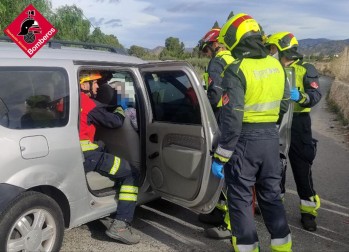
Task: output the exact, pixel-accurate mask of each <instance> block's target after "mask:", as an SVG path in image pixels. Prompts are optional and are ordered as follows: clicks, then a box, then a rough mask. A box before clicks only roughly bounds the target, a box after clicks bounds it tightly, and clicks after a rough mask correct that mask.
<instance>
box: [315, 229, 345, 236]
mask: <svg viewBox="0 0 349 252" xmlns="http://www.w3.org/2000/svg"><path fill="white" fill-rule="evenodd" d="M317 228H319V229H322V230H325V231H327V232H330V233H334V234H336V235H339V236H342V237H344V238H348V236H347V235H343V234H341V233H338V232H335V231H333V230H331V229H328V228H325V227H323V226H317Z"/></svg>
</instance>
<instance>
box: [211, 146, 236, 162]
mask: <svg viewBox="0 0 349 252" xmlns="http://www.w3.org/2000/svg"><path fill="white" fill-rule="evenodd" d="M231 155H233V152H232V151H230V150H226V149H223V148H222V147H221V146H218V148H217V149H216V151H215V153H214V155H213V157H215V158H218V159H219V160H220V161H221V162H223V163H226V162H228V161H229V159H230V157H231Z"/></svg>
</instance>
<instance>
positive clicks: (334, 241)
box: [255, 220, 349, 248]
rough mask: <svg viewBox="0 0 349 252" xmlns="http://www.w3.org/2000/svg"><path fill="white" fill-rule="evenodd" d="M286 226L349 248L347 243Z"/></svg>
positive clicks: (261, 223) (262, 223)
mask: <svg viewBox="0 0 349 252" xmlns="http://www.w3.org/2000/svg"><path fill="white" fill-rule="evenodd" d="M255 222H257V223H258V224H260V225H265V224H264V222H260V221H257V220H255ZM288 225H289V226H290V227H292V228H294V229H297V230H300V231H302V232H305V233H307V234H310V235H313V236H317V237H319V238H322V239H324V240H327V241H330V242H333V243H337V244H340V245H342V246H344V247H347V248H349V244H347V243H343V242H340V241H337V240H333V239H331V238H329V237H326V236H323V235H319V234H317V233H314V232H309V231H306V230H304V229H303V228H299V227H296V226H293V225H291V224H290V223H289V224H288ZM332 232H333V231H332Z"/></svg>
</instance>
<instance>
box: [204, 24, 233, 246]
mask: <svg viewBox="0 0 349 252" xmlns="http://www.w3.org/2000/svg"><path fill="white" fill-rule="evenodd" d="M219 32H220V29H219V28H212V29H211V30H210V31H208V32H207V33H206V34H205V36H204V37H203V38H202V39H201V40H200V41H199V43H198V48H199V50H200V52H201V53H202V54H204V55H205V56H207V57H209V58H211V59H210V62H209V64H208V67H207V71H206V72H205V73H204V81H205V85H206V90H207V97H208V99H209V101H210V104H211V106H212V109H213V112H214V114H215V117H216V120H217V123H218V125H219V116H220V109H221V107H222V93H223V90H222V85H221V84H222V77H221V74H222V73H223V71H224V69H225V68H226V67H227V66H228V65H229V64H231V63H232V62H233V61H234V58H233V57H232V56H231V53H230V51H228V50H226V49H225V47H224V46H223V45H222V44H220V43H218V36H219ZM226 201H227V199H226V196H225V193H224V192H223V191H222V194H221V196H220V202H219V204H217V206H216V207H215V209H214V210H213V211H212V212H211V213H210V214H200V215H199V220H200V221H202V222H204V223H208V224H212V225H216V226H217V227H214V228H208V229H206V230H205V233H206V235H207V236H209V237H211V238H216V239H224V238H229V237H230V236H231V231H230V219H229V213H228V206H227V202H226Z"/></svg>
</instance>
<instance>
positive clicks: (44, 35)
mask: <svg viewBox="0 0 349 252" xmlns="http://www.w3.org/2000/svg"><path fill="white" fill-rule="evenodd" d="M4 32H5V34H6V35H7V36H9V37H10V38H11V39H12V40H13V41H14V42H15V43H16V44H17V45H18V46H19V47H20V48H21V49H22V50H23V51H24V52H25V53H26V54H27V55H28V56H29V57H30V58H31V57H33V56H34V55H35V53H37V52H38V51H39V50H40V48H41V47H43V46H44V45H45V44H46V42H47V41H49V40H50V39H51V38H52V37H53V36H54V35H55V34H56V33H57V30H56V29H55V28H54V27H53V26H52V25H51V24H50V23H49V22H48V21H47V20H46V18H45V17H44V16H43V15H41V13H40V12H39V11H38V10H37V9H35V7H34V6H33V5H32V4H29V5H28V7H27V8H25V10H24V11H23V12H22V13H21V14H19V15H18V17H17V18H16V19H15V20H13V22H12V23H11V24H10V25H9V26H8V27H7V28H6V29H5V31H4Z"/></svg>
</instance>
